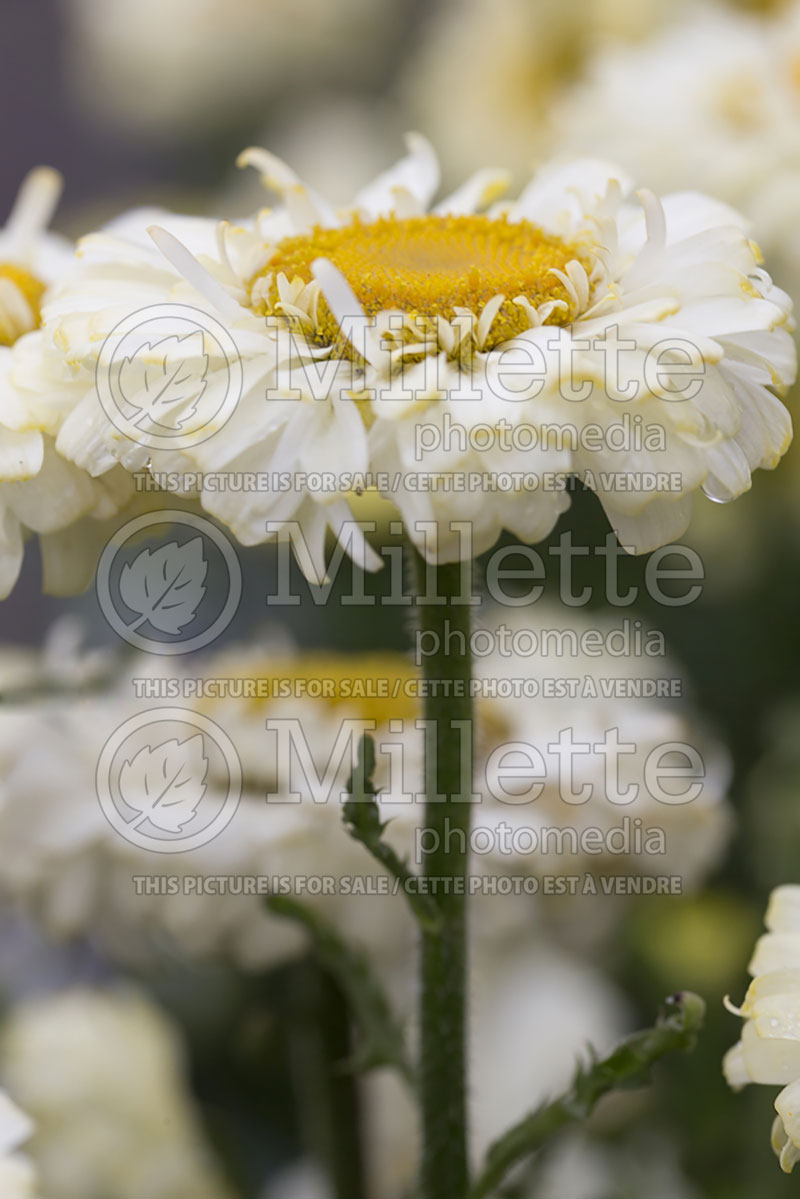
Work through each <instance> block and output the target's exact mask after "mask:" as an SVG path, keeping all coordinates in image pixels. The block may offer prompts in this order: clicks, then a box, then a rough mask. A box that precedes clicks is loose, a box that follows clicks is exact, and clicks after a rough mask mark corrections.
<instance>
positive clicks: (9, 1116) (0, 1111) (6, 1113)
mask: <svg viewBox="0 0 800 1199" xmlns="http://www.w3.org/2000/svg"><path fill="white" fill-rule="evenodd" d="M32 1132H33V1121H32V1120H31V1119H30V1118H29V1117H28V1116H26V1115H25V1114H24V1113H23V1112H21V1111H20V1110H19V1108H18V1107H17V1105H16V1104H15V1103H12V1101H11V1099H9V1097H8V1095H7V1094H6V1092H5V1091H0V1193H1V1194H2V1196H3V1199H38V1196H39V1188H38V1185H37V1178H36V1171H35V1168H34V1166H33V1163H32V1162H31V1161H30V1159H29V1158H27V1157H26V1156H24V1155H23V1154H22V1153H19V1152H18V1150H19V1147H20V1146H21V1145H23V1144H24V1143H25V1142H26V1141H27V1140H28V1139H29V1138H30V1136H31V1134H32Z"/></svg>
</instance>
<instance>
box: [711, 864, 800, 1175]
mask: <svg viewBox="0 0 800 1199" xmlns="http://www.w3.org/2000/svg"><path fill="white" fill-rule="evenodd" d="M765 923H766V926H767V929H768V930H769V931H768V932H767V933H766V934H765V935H764V936H762V937H761V938H759V941H758V943H757V945H756V949H755V953H754V954H753V958H752V960H751V962H750V965H749V966H748V970H749V972H750V974H751V975H752V976H753V981H752V983H751V984H750V986H749V988H748V990H747V994H746V996H745V998H744V1002H743V1003H742V1006H741V1008H735V1007H733V1005H729V1006H730V1007H731V1010H732V1011H734V1012H735V1013H736V1014H737V1015H739V1016H742V1017H743V1018H744V1021H745V1023H744V1027H743V1029H742V1037H741V1040H740V1041H737V1043H736V1044H735V1045H734V1046H733V1048H732V1049H730V1050H728V1053H727V1054H726V1055H725V1060H724V1063H723V1069H724V1072H725V1077H726V1079H727V1081H728V1083H729V1084H730V1086H732V1087H733V1088H734V1089H735V1090H739V1089H740V1088H742V1087H744V1086H746V1085H747V1084H748V1083H751V1082H756V1083H763V1084H765V1085H768V1086H778V1085H781V1086H783V1090H782V1091H781V1092H780V1094H779V1095H778V1096H777V1098H776V1100H775V1111H776V1112H777V1113H778V1114H777V1116H776V1117H775V1120H774V1122H773V1125H772V1147H773V1149H774V1150H775V1153H776V1154H777V1156H778V1158H779V1159H780V1163H781V1169H782V1170H783V1171H784V1172H785V1173H787V1174H789V1173H791V1171H792V1170H793V1169H794V1167H795V1165H796V1164H797V1162H798V1161H800V1040H798V1036H797V1027H798V1018H799V1017H800V886H793V885H789V886H782V887H776V889H775V890H774V891H773V892H772V895H771V896H770V901H769V906H768V908H767V915H766V919H765Z"/></svg>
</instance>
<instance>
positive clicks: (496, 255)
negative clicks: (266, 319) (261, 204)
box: [251, 215, 588, 349]
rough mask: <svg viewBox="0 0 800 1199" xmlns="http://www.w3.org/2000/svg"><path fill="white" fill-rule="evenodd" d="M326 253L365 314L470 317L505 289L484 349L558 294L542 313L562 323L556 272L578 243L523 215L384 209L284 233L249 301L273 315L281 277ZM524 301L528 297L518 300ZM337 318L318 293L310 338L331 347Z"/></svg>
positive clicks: (566, 308)
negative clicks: (390, 212) (412, 213)
mask: <svg viewBox="0 0 800 1199" xmlns="http://www.w3.org/2000/svg"><path fill="white" fill-rule="evenodd" d="M316 258H327V259H329V260H330V261H331V262H332V263H333V264H334V266H336V267H338V269H339V270H340V271H341V272H342V274H343V275H344V276H345V278H346V279H347V281H348V282H349V284H350V286H351V287H352V289H353V291H354V293H355V295H356V297H357V298H358V300H359V302H360V304H361V306H362V307H363V309H364V311H365V312H366V314H367V315H368V316H370V317H374V316H377V315H378V313H380V312H384V311H386V310H392V309H399V310H400V311H402V312H403V313H404V314H406V315H407V316H408V317H410V318H412V319H415V320H417V321H420V322H422V323H423V324H424V323H425V322H435V321H436V320H437V319H439V318H443V319H444V320H451V319H452V318H453V317H455V316H457V315H458V310H459V309H462V310H463V309H467V310H469V312H470V313H472V314H473V315H474V316H475V318H476V320H477V319H478V318H479V317H480V315H481V313H482V311H483V309H484V308H485V307H486V305H487V304H488V303H489V301H490V300H492V299H494V298H495V297H496V296H500V295H502V296H503V297H505V298H504V300H503V303H502V305H501V306H500V308H499V310H498V311H497V313H496V315H495V317H494V320H493V321H492V323H491V328H490V332H489V334H488V336H487V337H486V339H485V341H484V348H487V349H490V348H492V347H493V346H496V345H499V344H500V343H501V342H504V341H507V340H508V339H509V338H510V337H514V336H515V335H517V334H519V333H521V332H522V331H523V330H524V329H527V328H528V327H529V326H530V324H531V318H530V308H538V307H539V306H540V305H542V304H547V303H548V302H549V301H550V302H552V301H557V302H560V303H557V304H556V306H555V307H553V308H552V309H551V310H550V311H549V312H548V314H547V315H546V317H545V319H546V321H547V323H549V324H566V323H567V321H569V320H570V319H572V316H573V315H574V314H573V313H572V311H571V308H570V296H569V292H568V290H567V288H566V287H565V286H564V283H563V282H562V280H561V279H560V278H559V277H558V275H557V274H556V273H554V272H555V271H564V270H565V269H566V267H567V265H568V264H569V263H570V262H571V261H573V260H574V259H577V260H578V261H579V262H582V264H583V265H584V266H587V267H588V256H587V255H586V253H585V251H584V250H582V249H581V248H579V247H578V246H576V245H575V244H571V243H568V242H565V241H562V240H561V239H560V238H558V237H555V236H553V235H551V234H548V233H545V232H544V231H543V230H542V229H539V228H537V226H535V225H533V224H531V223H530V222H529V221H524V220H523V221H509V220H507V219H506V218H505V217H499V218H494V217H488V216H483V215H481V216H435V215H433V216H421V217H408V218H404V219H399V218H397V217H383V218H381V219H379V220H376V221H373V222H370V223H365V222H363V221H361V220H359V219H355V220H353V221H352V223H350V224H348V225H345V226H344V227H342V228H338V229H322V228H319V227H317V228H315V229H313V230H312V231H311V232H310V233H307V234H300V235H298V236H295V237H287V238H284V240H283V241H281V242H280V243H279V244H278V246H277V247H276V249H275V252H274V253H273V255H272V257H271V259H270V261H269V262H268V264H267V266H266V267H265V269H264V271H262V272H261V273H260V274H259V275H258V276H257V277H256V279H254V280H252V281H251V295H252V300H253V306H254V307H255V309H256V310H257V311H259V312H261V313H263V314H264V315H272V314H280V312H281V299H280V294H279V286H278V280H279V279H280V276H281V275H283V276H285V277H286V279H287V280H288V281H289V282H290V283H293V282H294V281H295V280H297V279H300V280H302V281H303V282H304V283H309V282H311V280H312V271H311V265H312V263H313V262H314V260H315V259H316ZM518 299H520V300H524V301H526V304H520V303H515V302H514V301H515V300H518ZM339 337H340V333H339V328H338V325H337V323H336V321H335V319H334V317H333V315H332V314H331V312H330V311H329V310H328V308H327V306H326V305H325V303H324V301H323V300H320V303H319V309H318V312H317V334H316V340H317V341H319V343H320V344H324V345H334V344H336V342H337V340H338V339H339Z"/></svg>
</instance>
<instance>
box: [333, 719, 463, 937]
mask: <svg viewBox="0 0 800 1199" xmlns="http://www.w3.org/2000/svg"><path fill="white" fill-rule="evenodd" d="M374 774H375V742H374V741H373V739H372V737H370V735H369V733H364V735H363V736H362V738H361V741H360V743H359V746H358V759H357V764H356V768H355V770H354V771H353V773H352V774H351V776H350V778H349V779H348V780H347V792H348V794H349V796H350V799H348V800H347V802H346V803H345V805H344V808H343V820H344V826H345V828H346V829H347V831H348V833H349V834H350V836H351V837H352V838H353V840H354V841H360V842H361V844H362V845H363V846H364V848H365V849H366V850H367V851H368V852H369V853H370V854H372V856H373V858H375V860H376V861H377V862H380V864H381V866H383V868H384V870H386V871H387V872H388V873H389V874H390V875H391V876H392V878H394V879H396V880H397V883H398V889H399V890H400V891H402V893H403V895H404V896H405V898H406V900H407V901H408V904H409V907H410V908H411V910H412V912H413V913H414V915H415V916H416V918H417V920H418V922H419V924H420V926H421V927H422V928H423V929H424V930H425V931H426V932H434V931H435V930H436V929H437V928H438V927H439V924H440V921H441V917H440V915H439V911H438V909H437V907H436V904H435V903H434V902H433V900H432V898H431V897H430V896H429V895H421V894H420V893H419V885H418V881H417V879H418V876H417V875H416V874H415V873H414V872H413V870H411V869H410V868H409V866H408V863H407V862H406V861H405V860H404V859H403V858H401V857H400V856H399V854H397V853H396V852H395V851H394V850H393V849H392V847H391V845H387V843H386V842H385V841H384V840H383V834H384V831H385V830H386V827H387V823H386V822H382V821H381V814H380V809H379V807H378V804H377V801H376V798H375V797H376V795H377V794H378V793H377V791H376V789H375V785H374V783H373V781H372V780H373V776H374Z"/></svg>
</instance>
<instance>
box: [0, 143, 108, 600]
mask: <svg viewBox="0 0 800 1199" xmlns="http://www.w3.org/2000/svg"><path fill="white" fill-rule="evenodd" d="M61 189H62V180H61V176H60V175H59V174H58V173H57V172H56V171H53V170H50V169H48V168H44V167H41V168H39V169H37V170H35V171H32V172H31V173H30V175H28V177H27V179H26V180H25V181H24V183H23V184H22V187H21V188H20V192H19V195H18V196H17V199H16V201H15V203H14V206H13V209H12V212H11V215H10V216H9V218H8V221H7V222H6V225H5V227H4V228H3V229H0V597H2V596H5V595H8V593H9V591H10V590H11V589H12V587H13V586H14V583H15V582H16V580H17V576H18V575H19V571H20V567H21V565H22V557H23V542H24V538H25V536H26V535H27V533H28V532H29V531H30V532H34V533H38V534H39V535H40V536H41V537H43V538H49V539H50V542H51V544H54V543H56V542H58V539H59V534H58V531H59V530H62V529H64V528H65V527H66V526H68V525H71V524H73V522H75V521H77V520H79V519H80V518H81V517H83V516H84V515H86V514H88V513H90V512H91V513H94V514H96V515H98V516H100V517H103V516H107V515H109V514H110V513H111V512H112V511H114V510H115V508H116V500H115V498H114V493H115V492H118V491H119V490H120V488H121V490H122V491H123V492H124V493H125V494H127V493H128V492H129V490H130V483H129V481H128V480H127V479H125V478H124V476H123V475H122V472H119V474H118V476H117V478H116V479H115V480H109V481H103V482H95V481H93V480H92V479H91V478H90V477H89V476H88V475H87V474H86V472H84V471H82V470H80V469H78V468H76V467H75V466H74V465H73V464H72V463H69V462H67V461H66V460H65V459H63V458H62V457H60V455H58V454H57V453H56V451H55V448H54V445H53V438H52V436H51V435H50V434H48V431H47V430H46V429H45V428H43V427H42V426H41V423H40V422H38V421H37V420H36V419H35V418H34V419H32V417H31V414H29V413H26V412H23V411H22V410H21V408H20V404H19V400H18V398H17V396H16V394H15V391H14V388H13V386H12V384H11V382H10V373H11V370H12V364H13V363H14V362H15V354H19V361H20V362H22V363H23V364H24V362H25V361H26V354H27V348H26V347H25V342H26V341H27V336H28V335H30V334H31V331H32V330H35V329H36V328H37V327H38V326H39V324H40V322H41V308H42V305H43V303H44V302H45V300H46V297H47V294H48V289H49V288H51V287H52V286H53V284H55V282H56V281H57V280H58V279H60V278H62V277H63V276H64V275H65V274H66V273H67V271H68V270H69V269H70V267H71V266H72V261H73V251H72V246H71V244H70V243H69V242H68V241H67V240H66V239H65V238H62V237H60V236H58V235H57V234H54V233H49V232H47V225H48V224H49V221H50V218H51V217H52V215H53V212H54V211H55V208H56V205H57V203H58V200H59V197H60V195H61ZM12 346H13V352H12V349H11V348H10V347H12ZM22 369H24V367H23V368H22Z"/></svg>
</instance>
